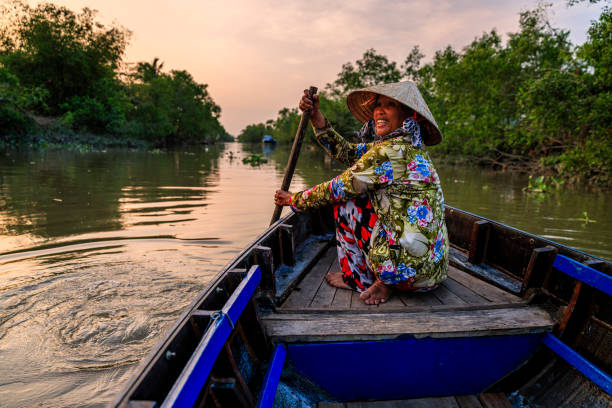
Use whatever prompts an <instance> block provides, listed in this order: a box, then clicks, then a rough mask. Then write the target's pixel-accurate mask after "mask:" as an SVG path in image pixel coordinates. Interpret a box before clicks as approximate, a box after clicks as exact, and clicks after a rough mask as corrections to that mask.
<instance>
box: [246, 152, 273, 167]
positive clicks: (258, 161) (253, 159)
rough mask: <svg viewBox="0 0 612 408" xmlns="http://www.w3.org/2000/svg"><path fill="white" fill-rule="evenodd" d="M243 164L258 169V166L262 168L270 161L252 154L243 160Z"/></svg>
mask: <svg viewBox="0 0 612 408" xmlns="http://www.w3.org/2000/svg"><path fill="white" fill-rule="evenodd" d="M242 162H243V163H244V164H250V165H251V166H253V167H256V166H261V165H262V164H264V163H267V162H268V160H267V159H266V158H264V157H262V156H261V155H259V154H252V155H250V156H247V157H245V158H244V159H242Z"/></svg>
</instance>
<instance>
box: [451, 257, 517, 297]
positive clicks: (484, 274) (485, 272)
mask: <svg viewBox="0 0 612 408" xmlns="http://www.w3.org/2000/svg"><path fill="white" fill-rule="evenodd" d="M449 258H450V263H451V265H453V266H454V265H457V266H459V267H461V268H462V269H463V270H467V271H468V272H469V273H470V274H472V275H475V276H477V277H481V278H483V279H485V280H486V281H488V282H491V283H493V284H495V285H497V286H499V287H502V288H506V289H507V290H509V291H511V292H513V293H515V294H518V293H520V291H521V286H522V281H520V280H518V279H516V278H515V277H513V276H510V275H508V274H506V273H504V272H503V271H501V270H499V269H497V268H495V267H493V266H491V265H487V264H486V263H481V264H479V265H474V264H472V263H471V262H470V261H469V259H468V254H466V253H464V252H462V251H460V250H459V249H457V248H454V247H451V248H450V253H449Z"/></svg>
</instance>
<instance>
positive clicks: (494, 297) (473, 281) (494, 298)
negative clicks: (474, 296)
mask: <svg viewBox="0 0 612 408" xmlns="http://www.w3.org/2000/svg"><path fill="white" fill-rule="evenodd" d="M448 276H449V277H450V278H452V279H453V280H455V281H457V282H459V283H460V284H462V285H463V286H465V287H467V288H469V289H471V290H472V291H474V292H475V293H478V294H479V295H480V296H482V297H484V298H486V299H488V300H490V301H491V302H503V303H508V302H523V299H521V298H520V297H518V296H515V295H513V294H511V293H508V292H504V291H503V290H501V289H499V288H496V287H495V286H493V285H490V284H488V283H486V282H484V281H482V280H480V279H478V278H476V277H474V276H472V275H470V274H468V273H465V272H463V271H460V270H459V269H457V268H454V267H452V266H450V267H449V268H448Z"/></svg>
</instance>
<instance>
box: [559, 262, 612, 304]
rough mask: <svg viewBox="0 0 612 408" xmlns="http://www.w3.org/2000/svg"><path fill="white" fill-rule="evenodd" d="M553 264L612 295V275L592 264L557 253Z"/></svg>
mask: <svg viewBox="0 0 612 408" xmlns="http://www.w3.org/2000/svg"><path fill="white" fill-rule="evenodd" d="M553 266H554V267H555V268H557V269H558V270H560V271H561V272H563V273H566V274H568V275H569V276H571V277H573V278H576V279H578V280H579V281H582V282H584V283H586V284H587V285H590V286H593V287H594V288H595V289H598V290H601V291H602V292H605V293H607V294H608V295H612V276H609V275H606V274H605V273H602V272H599V271H598V270H596V269H593V268H591V267H590V266H587V265H583V264H581V263H580V262H577V261H574V260H573V259H571V258H568V257H567V256H563V255H557V256H556V257H555V261H554V262H553Z"/></svg>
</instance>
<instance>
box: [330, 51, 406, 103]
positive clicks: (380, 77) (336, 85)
mask: <svg viewBox="0 0 612 408" xmlns="http://www.w3.org/2000/svg"><path fill="white" fill-rule="evenodd" d="M401 77H402V74H401V72H400V70H399V69H398V68H397V63H396V62H393V61H389V59H388V58H387V57H386V56H384V55H380V54H377V53H376V50H375V49H373V48H370V49H369V50H366V52H364V53H363V57H362V58H361V59H360V60H357V61H356V62H355V65H353V63H351V62H347V63H346V64H344V65H342V71H340V72H339V73H338V78H337V79H336V80H335V81H334V82H332V83H330V84H327V85H326V87H325V88H326V89H327V90H328V91H329V92H330V94H331V95H332V96H338V95H343V94H346V93H347V92H348V91H350V90H351V89H358V88H364V87H367V86H372V85H376V84H380V83H386V82H397V81H399V80H400V79H401Z"/></svg>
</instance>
